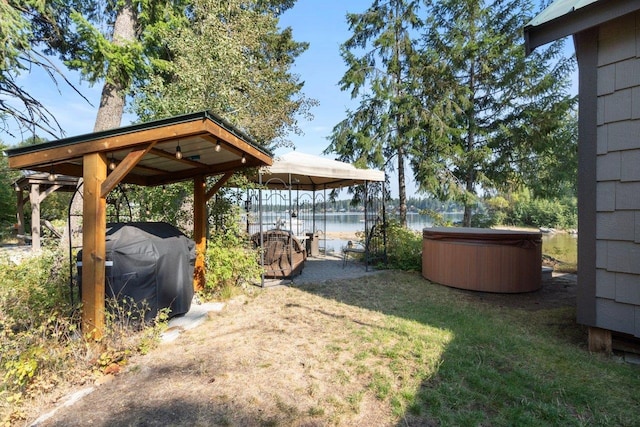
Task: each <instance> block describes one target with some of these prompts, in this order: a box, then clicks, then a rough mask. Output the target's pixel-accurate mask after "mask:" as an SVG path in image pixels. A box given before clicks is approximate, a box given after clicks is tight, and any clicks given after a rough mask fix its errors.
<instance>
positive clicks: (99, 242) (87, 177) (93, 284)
mask: <svg viewBox="0 0 640 427" xmlns="http://www.w3.org/2000/svg"><path fill="white" fill-rule="evenodd" d="M83 163H84V169H83V178H84V196H83V224H82V246H83V251H82V331H83V333H84V334H89V335H90V336H92V337H93V338H95V339H99V338H101V337H102V336H103V334H104V326H105V319H104V317H105V316H104V303H105V300H104V291H105V283H104V282H105V265H106V242H105V235H106V233H107V214H106V197H103V196H102V183H103V182H104V180H105V179H106V177H107V157H106V155H105V154H104V153H91V154H86V155H85V156H84V159H83Z"/></svg>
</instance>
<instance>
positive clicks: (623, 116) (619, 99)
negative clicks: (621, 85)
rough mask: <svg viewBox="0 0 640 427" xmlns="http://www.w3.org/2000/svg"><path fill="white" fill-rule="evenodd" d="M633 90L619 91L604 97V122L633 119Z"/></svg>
mask: <svg viewBox="0 0 640 427" xmlns="http://www.w3.org/2000/svg"><path fill="white" fill-rule="evenodd" d="M631 95H632V90H631V89H623V90H617V91H615V92H613V93H611V94H609V95H605V96H604V122H605V123H612V122H619V121H622V120H630V119H631V97H632V96H631Z"/></svg>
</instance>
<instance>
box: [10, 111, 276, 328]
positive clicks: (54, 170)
mask: <svg viewBox="0 0 640 427" xmlns="http://www.w3.org/2000/svg"><path fill="white" fill-rule="evenodd" d="M6 153H7V155H8V158H9V166H10V167H11V168H14V169H23V170H32V171H40V172H47V173H50V174H53V175H56V174H64V175H68V176H75V177H81V178H82V179H83V183H84V185H83V253H84V254H85V255H84V258H83V269H82V303H83V305H82V327H83V331H84V332H85V333H93V334H94V335H95V336H96V337H100V336H101V335H102V333H103V331H104V305H105V301H104V295H105V288H104V286H105V261H106V251H105V234H106V197H107V195H108V194H109V192H110V191H111V190H113V189H114V188H115V187H116V186H117V185H118V184H119V183H121V182H122V183H131V184H137V185H144V186H156V185H163V184H170V183H175V182H180V181H186V180H193V192H194V214H193V215H194V240H195V241H196V250H197V253H198V256H197V259H196V268H195V273H194V276H195V277H194V287H195V288H196V289H201V287H202V286H203V284H204V273H205V271H204V255H203V254H204V251H205V248H206V202H207V200H209V199H210V198H211V197H212V196H213V195H214V194H215V193H216V192H217V191H218V190H219V189H220V187H222V186H223V185H224V184H225V183H226V182H227V181H228V179H229V178H230V177H231V176H232V175H233V173H234V172H236V171H237V170H239V169H242V168H246V167H260V166H268V165H271V164H272V159H271V156H270V155H269V153H267V152H266V151H264V150H263V149H261V148H260V147H258V146H257V145H256V144H255V143H254V142H252V141H251V139H250V138H249V137H247V136H246V135H245V134H243V133H242V132H241V131H239V130H237V129H235V128H234V127H233V126H231V125H230V124H229V123H227V122H225V121H224V120H223V119H221V118H220V117H218V116H216V115H214V114H212V113H211V112H208V111H204V112H199V113H193V114H188V115H183V116H177V117H171V118H167V119H163V120H157V121H153V122H147V123H142V124H137V125H131V126H126V127H122V128H117V129H111V130H107V131H101V132H95V133H91V134H86V135H80V136H76V137H71V138H64V139H60V140H57V141H51V142H47V143H43V144H37V145H32V146H27V147H19V148H14V149H10V150H7V151H6ZM214 175H218V176H219V179H218V180H217V181H216V183H215V185H214V186H213V187H212V188H209V189H207V188H206V181H205V178H206V177H208V176H214Z"/></svg>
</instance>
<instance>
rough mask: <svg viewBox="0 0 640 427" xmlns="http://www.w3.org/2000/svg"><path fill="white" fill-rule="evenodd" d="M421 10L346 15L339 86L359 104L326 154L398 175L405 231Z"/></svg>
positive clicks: (388, 7) (385, 8)
mask: <svg viewBox="0 0 640 427" xmlns="http://www.w3.org/2000/svg"><path fill="white" fill-rule="evenodd" d="M418 8H419V1H418V0H387V1H384V0H375V1H374V2H373V3H372V5H371V7H369V8H368V9H367V10H366V11H365V12H364V13H360V14H357V13H350V14H347V22H348V24H349V30H350V31H352V35H351V37H350V38H349V39H348V40H347V41H346V42H345V43H344V44H343V45H342V46H341V55H342V58H343V59H344V61H345V63H346V64H347V66H348V70H347V72H346V73H345V75H344V76H343V77H342V79H341V80H340V84H341V89H342V90H351V97H352V98H354V99H356V98H359V100H360V104H359V105H358V107H357V109H356V110H355V111H347V118H346V119H344V120H343V121H342V122H340V123H338V124H337V125H336V126H335V127H334V129H333V133H332V135H331V143H330V145H329V147H328V148H327V149H326V150H325V153H330V152H335V153H338V154H339V156H340V160H343V161H350V162H354V163H355V164H356V165H357V166H362V167H365V166H370V167H376V168H381V169H385V170H387V171H394V170H397V174H398V196H399V203H400V221H401V224H402V225H403V226H406V223H407V216H406V215H407V194H406V177H405V161H406V159H407V155H408V152H409V151H408V149H409V147H410V146H411V144H412V139H413V135H414V134H413V129H414V128H415V121H416V119H415V117H416V115H417V114H419V109H416V105H415V102H414V101H415V99H416V98H415V96H414V93H413V92H414V86H413V81H414V80H413V78H412V68H413V65H414V64H415V63H416V61H417V60H418V54H417V51H416V46H415V39H416V37H415V35H416V34H417V33H416V31H418V30H419V29H420V28H421V26H422V21H421V20H420V19H419V17H418V14H417V10H418ZM392 161H395V165H394V163H393V162H392Z"/></svg>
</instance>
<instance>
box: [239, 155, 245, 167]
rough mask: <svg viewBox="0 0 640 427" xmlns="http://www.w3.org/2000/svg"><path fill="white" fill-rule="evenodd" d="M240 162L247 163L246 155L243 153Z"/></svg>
mask: <svg viewBox="0 0 640 427" xmlns="http://www.w3.org/2000/svg"><path fill="white" fill-rule="evenodd" d="M240 162H241V163H242V164H243V165H244V164H245V163H247V158H246V157H245V155H244V154H243V155H242V159H241V160H240Z"/></svg>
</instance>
